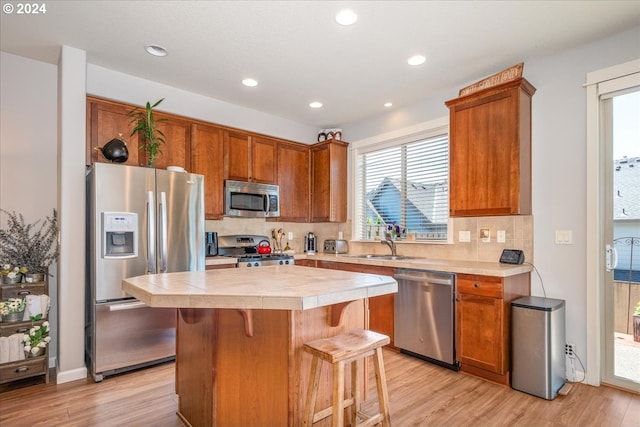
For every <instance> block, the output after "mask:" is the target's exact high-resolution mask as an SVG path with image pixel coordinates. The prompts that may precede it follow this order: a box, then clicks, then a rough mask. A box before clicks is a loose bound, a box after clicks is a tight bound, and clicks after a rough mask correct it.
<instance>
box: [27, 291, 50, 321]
mask: <svg viewBox="0 0 640 427" xmlns="http://www.w3.org/2000/svg"><path fill="white" fill-rule="evenodd" d="M25 299H26V300H27V306H26V307H25V310H24V315H23V316H22V320H29V319H30V318H31V316H36V315H38V314H42V317H43V318H46V317H47V314H48V313H49V306H50V304H51V299H50V298H49V295H44V294H43V295H27V296H26V297H25Z"/></svg>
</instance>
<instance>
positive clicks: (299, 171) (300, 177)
mask: <svg viewBox="0 0 640 427" xmlns="http://www.w3.org/2000/svg"><path fill="white" fill-rule="evenodd" d="M278 185H279V186H280V217H279V218H275V219H274V220H277V221H289V222H308V221H309V147H307V146H304V145H300V144H289V143H285V142H280V143H279V144H278Z"/></svg>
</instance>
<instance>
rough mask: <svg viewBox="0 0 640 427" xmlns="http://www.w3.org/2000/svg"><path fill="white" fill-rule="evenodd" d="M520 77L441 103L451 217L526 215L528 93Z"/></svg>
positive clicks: (528, 195)
mask: <svg viewBox="0 0 640 427" xmlns="http://www.w3.org/2000/svg"><path fill="white" fill-rule="evenodd" d="M535 91H536V89H535V88H534V87H533V86H532V85H531V83H529V82H528V81H527V80H525V79H523V78H519V79H516V80H513V81H510V82H506V83H503V84H501V85H498V86H495V87H492V88H488V89H485V90H482V91H479V92H476V93H472V94H470V95H467V96H463V97H460V98H456V99H452V100H450V101H447V102H446V105H447V107H449V119H450V123H449V137H450V188H449V194H450V198H449V209H450V214H451V216H483V215H518V214H522V215H529V214H531V97H532V96H533V94H534V93H535Z"/></svg>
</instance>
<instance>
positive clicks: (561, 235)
mask: <svg viewBox="0 0 640 427" xmlns="http://www.w3.org/2000/svg"><path fill="white" fill-rule="evenodd" d="M572 244H573V232H572V231H571V230H556V245H572Z"/></svg>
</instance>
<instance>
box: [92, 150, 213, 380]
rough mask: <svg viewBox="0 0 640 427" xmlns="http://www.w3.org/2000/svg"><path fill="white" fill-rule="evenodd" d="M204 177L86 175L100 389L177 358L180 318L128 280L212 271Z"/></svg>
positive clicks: (99, 167) (129, 172)
mask: <svg viewBox="0 0 640 427" xmlns="http://www.w3.org/2000/svg"><path fill="white" fill-rule="evenodd" d="M203 181H204V177H203V176H202V175H197V174H190V173H184V172H172V171H166V170H160V169H152V168H143V167H135V166H124V165H119V164H108V163H95V164H94V165H93V166H92V167H91V169H90V170H89V172H88V174H87V220H86V226H87V233H86V235H87V251H86V253H87V260H86V263H87V265H86V266H87V268H86V272H87V277H86V284H87V289H86V300H87V307H86V308H87V310H86V313H87V316H86V317H87V318H86V325H85V349H86V356H87V366H89V369H90V371H91V374H92V376H93V378H94V380H95V381H101V380H102V379H103V378H104V377H105V376H107V375H113V374H116V373H120V372H123V371H127V370H131V369H136V368H139V367H143V366H146V365H151V364H155V363H160V362H163V361H167V360H171V359H172V358H174V357H175V325H176V310H175V309H164V308H151V307H148V306H146V305H145V304H144V303H142V302H140V301H138V300H136V299H135V298H133V297H132V296H130V295H128V294H126V293H125V292H123V291H122V287H121V284H122V279H123V278H126V277H134V276H139V275H143V274H154V273H165V272H175V271H192V270H204V269H205V242H204V237H205V230H204V186H203Z"/></svg>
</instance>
